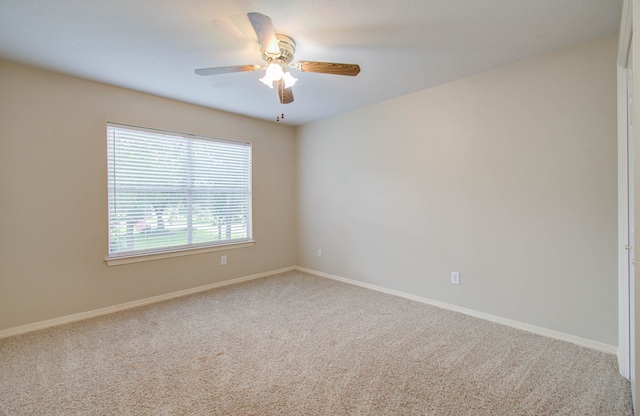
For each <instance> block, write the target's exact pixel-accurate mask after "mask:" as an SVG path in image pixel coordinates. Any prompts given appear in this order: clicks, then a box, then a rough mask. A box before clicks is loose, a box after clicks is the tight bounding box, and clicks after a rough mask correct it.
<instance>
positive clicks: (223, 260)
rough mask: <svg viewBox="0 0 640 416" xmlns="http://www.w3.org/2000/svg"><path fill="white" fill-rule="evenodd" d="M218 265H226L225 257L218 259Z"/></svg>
mask: <svg viewBox="0 0 640 416" xmlns="http://www.w3.org/2000/svg"><path fill="white" fill-rule="evenodd" d="M220 264H221V265H223V266H226V265H227V256H221V257H220Z"/></svg>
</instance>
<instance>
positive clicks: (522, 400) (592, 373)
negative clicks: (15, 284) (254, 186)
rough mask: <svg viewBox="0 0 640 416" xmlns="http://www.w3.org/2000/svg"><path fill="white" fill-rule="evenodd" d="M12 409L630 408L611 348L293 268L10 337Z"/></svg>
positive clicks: (5, 381)
mask: <svg viewBox="0 0 640 416" xmlns="http://www.w3.org/2000/svg"><path fill="white" fill-rule="evenodd" d="M0 414H2V415H63V414H64V415H75V414H81V415H169V414H183V415H280V414H291V415H396V414H397V415H405V414H406V415H456V416H458V415H492V416H493V415H625V416H627V415H631V414H632V410H631V394H630V387H629V383H628V382H627V381H626V380H624V379H623V378H622V377H621V376H620V375H619V374H618V372H617V364H616V359H615V357H614V356H613V355H608V354H603V353H599V352H596V351H593V350H590V349H586V348H581V347H578V346H576V345H573V344H569V343H565V342H561V341H556V340H552V339H547V338H544V337H541V336H537V335H533V334H530V333H527V332H523V331H520V330H516V329H513V328H509V327H504V326H501V325H498V324H493V323H490V322H486V321H483V320H480V319H476V318H472V317H469V316H466V315H462V314H458V313H455V312H450V311H447V310H442V309H438V308H435V307H431V306H428V305H423V304H420V303H416V302H412V301H409V300H406V299H402V298H398V297H394V296H390V295H386V294H382V293H379V292H375V291H370V290H367V289H363V288H360V287H355V286H352V285H347V284H343V283H339V282H335V281H332V280H328V279H324V278H320V277H316V276H312V275H308V274H303V273H298V272H291V273H285V274H281V275H277V276H272V277H268V278H264V279H259V280H255V281H251V282H247V283H243V284H238V285H234V286H229V287H226V288H222V289H216V290H212V291H208V292H204V293H201V294H197V295H192V296H188V297H184V298H181V299H176V300H172V301H167V302H163V303H159V304H155V305H151V306H147V307H142V308H138V309H135V310H130V311H125V312H121V313H117V314H113V315H109V316H105V317H100V318H95V319H91V320H87V321H83V322H79V323H74V324H69V325H65V326H60V327H57V328H51V329H47V330H43V331H39V332H35V333H30V334H25V335H21V336H16V337H12V338H7V339H3V340H0Z"/></svg>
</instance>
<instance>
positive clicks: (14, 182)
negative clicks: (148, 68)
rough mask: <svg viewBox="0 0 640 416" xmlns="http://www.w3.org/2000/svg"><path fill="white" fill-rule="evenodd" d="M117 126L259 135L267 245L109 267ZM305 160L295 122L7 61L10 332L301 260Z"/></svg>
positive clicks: (2, 178) (257, 163)
mask: <svg viewBox="0 0 640 416" xmlns="http://www.w3.org/2000/svg"><path fill="white" fill-rule="evenodd" d="M107 121H114V122H119V123H128V124H134V125H139V126H147V127H153V128H159V129H167V130H174V131H180V132H187V133H194V134H201V135H208V136H215V137H221V138H228V139H237V140H242V141H249V142H252V143H253V162H254V165H253V178H254V179H253V188H254V192H253V206H254V218H253V225H254V238H255V240H256V244H255V245H254V246H253V247H250V248H243V249H237V250H228V251H222V252H214V253H207V254H199V255H193V256H187V257H180V258H171V259H164V260H157V261H151V262H144V263H137V264H130V265H121V266H115V267H107V266H106V264H105V263H104V262H103V259H104V258H105V256H106V255H107V248H108V245H107V190H106V186H107V181H106V175H107V173H106V149H107V147H106V130H105V129H106V127H105V123H106V122H107ZM295 156H296V155H295V130H294V129H293V128H291V127H287V126H283V125H277V124H276V123H269V122H263V121H257V120H252V119H249V118H245V117H239V116H234V115H230V114H226V113H223V112H219V111H214V110H210V109H205V108H202V107H197V106H193V105H188V104H184V103H179V102H176V101H171V100H166V99H162V98H158V97H154V96H150V95H146V94H142V93H137V92H133V91H128V90H125V89H120V88H115V87H110V86H105V85H101V84H97V83H92V82H88V81H84V80H80V79H77V78H73V77H68V76H63V75H59V74H55V73H51V72H47V71H41V70H37V69H33V68H29V67H25V66H20V65H16V64H13V63H8V62H4V61H0V330H3V329H7V328H12V327H16V326H19V325H24V324H29V323H34V322H39V321H43V320H47V319H52V318H56V317H61V316H65V315H69V314H74V313H79V312H85V311H90V310H94V309H98V308H101V307H106V306H113V305H117V304H121V303H124V302H128V301H133V300H138V299H144V298H147V297H151V296H155V295H160V294H165V293H169V292H174V291H177V290H182V289H187V288H192V287H197V286H201V285H205V284H209V283H214V282H219V281H223V280H227V279H231V278H236V277H243V276H248V275H251V274H256V273H261V272H266V271H270V270H276V269H280V268H283V267H289V266H293V265H295V253H296V249H295V243H296V241H295V210H296V202H295V178H294V176H295ZM222 254H226V255H227V256H228V265H227V266H220V256H221V255H222Z"/></svg>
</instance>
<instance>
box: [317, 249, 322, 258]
mask: <svg viewBox="0 0 640 416" xmlns="http://www.w3.org/2000/svg"><path fill="white" fill-rule="evenodd" d="M318 257H322V250H320V249H318Z"/></svg>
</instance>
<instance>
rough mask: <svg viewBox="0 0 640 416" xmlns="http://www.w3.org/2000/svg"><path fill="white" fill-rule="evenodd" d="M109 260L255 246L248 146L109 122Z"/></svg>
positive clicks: (249, 146) (249, 151)
mask: <svg viewBox="0 0 640 416" xmlns="http://www.w3.org/2000/svg"><path fill="white" fill-rule="evenodd" d="M107 142H108V151H107V153H108V164H109V166H108V178H109V258H118V257H128V256H135V255H143V254H155V253H163V252H170V251H177V250H184V249H190V248H203V247H209V246H215V245H220V244H230V243H236V242H237V243H240V242H247V241H250V240H251V144H249V143H241V142H235V141H228V140H220V139H213V138H209V137H200V136H192V135H186V134H180V133H173V132H165V131H158V130H151V129H142V128H138V127H131V126H124V125H118V124H112V123H109V124H108V125H107Z"/></svg>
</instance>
